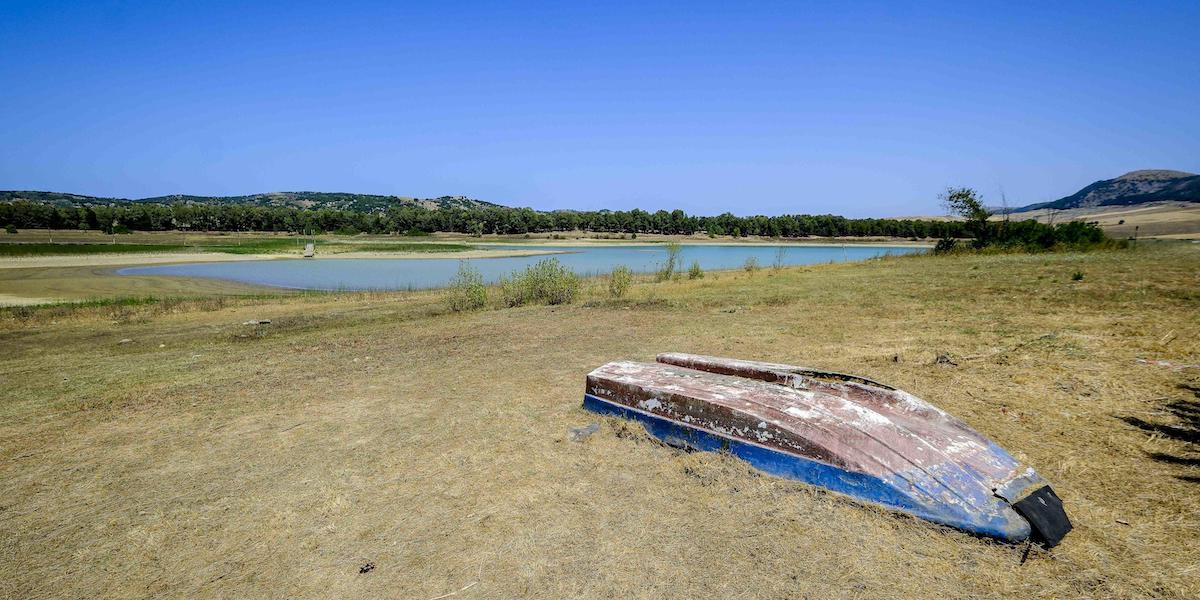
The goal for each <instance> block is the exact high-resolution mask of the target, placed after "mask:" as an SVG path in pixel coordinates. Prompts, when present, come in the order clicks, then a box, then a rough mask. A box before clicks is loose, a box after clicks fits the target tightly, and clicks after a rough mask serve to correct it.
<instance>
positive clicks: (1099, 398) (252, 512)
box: [0, 244, 1200, 599]
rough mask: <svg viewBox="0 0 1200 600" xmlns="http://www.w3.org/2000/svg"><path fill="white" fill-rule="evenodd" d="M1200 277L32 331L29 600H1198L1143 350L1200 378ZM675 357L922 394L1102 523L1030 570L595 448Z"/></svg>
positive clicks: (40, 319)
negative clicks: (632, 379) (635, 378)
mask: <svg viewBox="0 0 1200 600" xmlns="http://www.w3.org/2000/svg"><path fill="white" fill-rule="evenodd" d="M1076 271H1081V272H1083V273H1084V278H1083V279H1082V280H1081V281H1072V280H1071V275H1072V273H1074V272H1076ZM1198 278H1200V248H1197V247H1196V246H1194V245H1190V244H1174V245H1167V244H1162V245H1154V246H1151V247H1147V246H1143V247H1142V248H1139V249H1138V250H1137V251H1129V252H1113V253H1107V252H1105V253H1094V254H1087V255H1080V254H1057V255H1037V256H1028V255H1005V256H983V257H971V256H966V257H945V258H937V257H918V258H890V259H883V260H876V261H869V262H866V263H860V264H847V265H828V266H819V267H805V268H794V269H785V270H783V271H780V272H772V271H769V270H767V271H760V272H757V273H753V274H748V273H743V272H738V273H719V274H714V273H710V274H708V277H706V278H705V279H703V280H699V281H683V282H670V283H664V284H650V283H640V284H638V285H635V286H634V288H633V290H632V291H631V295H630V298H629V299H628V300H626V301H619V302H614V301H608V300H604V299H602V298H600V296H599V294H600V293H601V284H600V283H599V282H596V283H594V284H593V289H591V290H589V291H588V296H589V299H587V300H585V301H584V302H581V303H579V304H576V305H573V306H565V307H526V308H519V309H509V310H487V311H481V312H477V313H470V314H465V315H453V314H442V310H443V309H442V308H441V306H442V305H441V302H440V301H439V297H438V294H437V293H433V292H423V293H395V294H350V295H334V296H330V295H325V296H297V297H291V298H280V299H269V300H261V299H260V300H253V299H244V298H241V299H238V298H232V299H222V300H197V301H194V302H183V303H170V304H164V305H148V306H139V307H106V308H88V309H74V310H72V309H64V308H50V309H41V310H33V309H12V310H9V311H7V312H6V313H4V314H6V315H7V318H6V319H4V320H3V322H2V324H0V340H3V347H4V357H3V358H2V359H0V390H2V391H0V399H2V400H0V485H2V487H3V489H4V494H3V496H2V497H0V532H2V534H3V535H0V596H5V597H12V598H27V597H100V596H103V597H145V596H173V597H211V596H222V597H256V596H281V597H282V596H287V597H339V598H374V597H408V598H434V597H438V596H442V595H444V594H448V593H450V592H458V594H457V595H456V596H453V597H454V598H456V599H457V598H509V597H531V598H560V597H604V598H611V597H619V598H627V597H628V598H663V597H678V598H694V597H735V598H765V597H777V598H794V597H821V598H824V597H1004V598H1012V597H1018V596H1021V597H1034V596H1042V597H1077V596H1090V597H1106V598H1107V597H1179V598H1184V597H1196V596H1197V595H1200V487H1198V484H1197V483H1194V482H1190V481H1188V480H1186V479H1183V478H1182V477H1188V476H1195V475H1196V474H1197V473H1196V469H1195V467H1187V466H1185V465H1180V464H1174V463H1171V462H1166V461H1163V460H1155V459H1154V458H1153V457H1152V456H1151V454H1150V453H1161V454H1165V455H1170V456H1176V457H1189V456H1195V452H1196V449H1195V448H1194V447H1191V446H1188V444H1186V443H1185V442H1183V441H1180V440H1176V439H1171V438H1170V437H1169V436H1164V435H1156V436H1151V435H1148V434H1147V433H1146V432H1144V431H1142V430H1140V429H1138V428H1135V427H1132V426H1130V425H1129V424H1127V423H1126V422H1124V421H1122V420H1121V419H1120V418H1119V417H1121V416H1138V417H1140V418H1144V419H1146V420H1150V421H1155V422H1158V421H1162V422H1164V423H1169V422H1170V421H1169V419H1170V418H1171V417H1170V415H1168V414H1166V413H1164V412H1163V410H1162V406H1163V405H1164V404H1165V403H1167V402H1170V401H1173V400H1190V399H1192V392H1191V391H1189V390H1186V389H1184V388H1180V387H1179V386H1180V385H1192V386H1195V385H1196V384H1197V379H1200V371H1196V370H1189V369H1182V368H1181V369H1178V370H1176V369H1175V368H1173V367H1171V366H1159V365H1157V364H1142V363H1139V362H1138V359H1139V358H1142V359H1148V360H1165V361H1169V363H1170V365H1176V366H1178V365H1187V364H1197V363H1200V345H1198V343H1197V340H1198V339H1200V319H1198V318H1197V316H1198V308H1200V295H1198V292H1197V290H1198V289H1200V279H1198ZM261 318H269V319H272V323H271V324H270V325H266V326H251V325H243V324H242V323H243V322H244V321H247V320H249V319H261ZM121 340H130V341H128V342H124V343H121ZM666 350H677V351H686V352H698V353H707V354H717V355H726V356H738V357H745V358H757V359H768V360H773V361H780V362H791V363H799V364H806V365H812V366H818V367H824V368H828V369H832V370H837V371H847V372H853V373H860V374H863V375H867V376H870V377H872V378H876V379H879V380H882V381H885V382H889V383H892V384H895V385H898V386H900V387H902V388H904V389H907V390H909V391H911V392H913V393H916V394H917V395H919V396H921V397H923V398H925V399H927V400H929V401H931V402H933V403H935V404H937V405H939V406H941V407H943V408H945V409H947V410H949V411H951V412H952V413H954V414H956V415H958V416H959V417H962V418H963V419H964V420H965V421H967V422H968V423H970V424H972V425H973V426H974V427H976V428H977V429H979V430H980V431H981V432H983V433H984V434H985V435H988V436H990V437H991V438H993V439H995V440H996V441H997V442H998V443H1000V444H1001V445H1003V446H1005V447H1006V448H1008V449H1010V450H1011V451H1013V452H1014V453H1015V454H1016V455H1017V456H1018V457H1020V458H1022V459H1023V460H1026V461H1028V462H1029V463H1030V464H1031V465H1033V466H1035V467H1036V468H1037V469H1038V470H1039V471H1040V472H1041V473H1042V474H1043V475H1044V476H1046V477H1047V478H1048V479H1050V480H1051V481H1052V482H1053V483H1054V486H1055V489H1056V491H1057V492H1058V493H1059V495H1060V496H1061V497H1062V498H1063V500H1064V502H1065V503H1066V505H1067V508H1068V510H1069V512H1070V515H1071V517H1072V519H1073V520H1074V522H1075V525H1076V529H1075V531H1074V532H1072V533H1071V534H1070V535H1069V536H1068V538H1067V539H1066V540H1065V541H1064V543H1063V544H1062V545H1061V546H1060V547H1058V548H1056V549H1055V550H1054V551H1053V552H1051V553H1042V552H1037V551H1034V552H1033V554H1032V555H1031V556H1030V558H1029V560H1028V561H1027V562H1026V563H1025V564H1023V565H1022V564H1020V559H1021V551H1022V548H1021V547H1013V546H1007V545H1003V544H998V543H993V542H990V541H987V540H983V539H978V538H974V537H971V536H969V535H966V534H962V533H959V532H956V531H953V530H949V529H946V528H942V527H938V526H935V525H931V524H929V523H926V522H923V521H919V520H916V519H912V518H909V517H905V516H899V515H895V514H892V513H888V512H885V511H881V510H877V509H874V508H869V507H864V506H861V505H858V504H856V503H854V502H851V501H848V500H845V499H843V498H841V497H838V496H835V495H832V494H828V493H824V492H821V491H819V490H817V489H814V488H811V487H808V486H805V485H802V484H799V483H795V482H790V481H785V480H781V479H776V478H772V477H766V476H760V475H757V474H755V473H754V472H753V471H752V470H751V469H749V468H748V467H747V466H746V465H745V464H744V463H741V462H739V461H738V460H736V459H733V458H730V457H727V456H721V455H716V454H707V453H699V454H684V453H681V452H678V451H676V450H673V449H670V448H667V447H664V446H662V445H659V444H657V443H654V442H653V441H652V440H651V439H649V438H647V437H646V436H645V434H644V432H642V431H640V430H639V428H638V427H635V426H632V425H631V424H629V423H626V422H623V421H619V420H615V419H603V420H600V421H601V422H602V423H603V427H602V428H601V430H600V431H599V432H598V433H597V434H595V435H594V436H592V437H591V438H590V439H589V440H587V441H586V442H584V443H573V442H569V441H567V440H566V434H567V431H568V430H569V429H570V428H571V427H575V426H579V425H583V424H586V423H589V422H594V421H597V420H598V419H597V417H596V416H594V415H592V414H590V413H587V412H585V411H583V410H582V409H581V408H580V407H579V405H580V400H581V396H582V389H583V383H584V379H583V377H584V374H585V373H586V372H587V371H588V370H590V369H592V368H593V367H595V366H597V365H599V364H602V363H604V362H607V361H609V360H613V359H620V358H626V359H640V360H651V359H652V357H653V355H654V354H655V353H656V352H659V351H666ZM939 353H948V354H949V355H951V356H952V357H953V358H954V362H956V363H957V366H948V365H938V364H934V358H935V356H936V355H937V354H939ZM368 563H370V564H373V565H374V569H373V570H370V571H369V572H366V573H360V572H359V571H360V568H361V567H363V566H364V565H366V564H368ZM464 588H465V589H464ZM460 590H461V591H460Z"/></svg>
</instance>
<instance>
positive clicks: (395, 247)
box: [339, 242, 474, 252]
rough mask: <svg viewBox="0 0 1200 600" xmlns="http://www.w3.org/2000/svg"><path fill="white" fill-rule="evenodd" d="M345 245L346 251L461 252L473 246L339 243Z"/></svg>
mask: <svg viewBox="0 0 1200 600" xmlns="http://www.w3.org/2000/svg"><path fill="white" fill-rule="evenodd" d="M339 245H344V246H347V248H346V249H345V251H346V252H463V251H465V250H471V249H473V248H474V246H471V245H469V244H422V243H409V242H395V243H392V242H389V243H383V244H339Z"/></svg>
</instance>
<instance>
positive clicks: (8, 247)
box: [0, 243, 188, 257]
mask: <svg viewBox="0 0 1200 600" xmlns="http://www.w3.org/2000/svg"><path fill="white" fill-rule="evenodd" d="M187 249H188V247H187V246H182V245H178V244H49V243H45V244H20V243H16V244H12V243H4V244H0V257H4V256H53V255H63V254H68V255H75V254H126V253H131V252H177V251H180V250H187Z"/></svg>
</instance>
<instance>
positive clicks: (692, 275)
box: [688, 260, 704, 279]
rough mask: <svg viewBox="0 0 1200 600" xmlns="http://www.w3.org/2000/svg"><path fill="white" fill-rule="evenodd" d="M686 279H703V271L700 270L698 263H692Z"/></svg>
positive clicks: (696, 261) (694, 261)
mask: <svg viewBox="0 0 1200 600" xmlns="http://www.w3.org/2000/svg"><path fill="white" fill-rule="evenodd" d="M688 279H704V270H703V269H701V268H700V261H698V260H693V261H692V266H691V268H689V269H688Z"/></svg>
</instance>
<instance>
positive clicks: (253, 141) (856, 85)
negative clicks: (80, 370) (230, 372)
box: [0, 0, 1200, 216]
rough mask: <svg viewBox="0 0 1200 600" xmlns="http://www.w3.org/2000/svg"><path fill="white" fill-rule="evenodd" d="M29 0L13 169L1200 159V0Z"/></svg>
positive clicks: (0, 120)
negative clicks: (589, 0) (859, 0)
mask: <svg viewBox="0 0 1200 600" xmlns="http://www.w3.org/2000/svg"><path fill="white" fill-rule="evenodd" d="M739 4H740V3H733V2H715V3H711V4H710V3H706V2H698V1H692V2H679V3H672V4H658V3H653V2H629V3H621V2H606V3H598V4H594V5H592V4H587V5H585V4H583V3H572V2H555V3H546V4H534V3H521V2H496V3H473V2H464V3H457V2H412V3H404V2H345V1H343V2H329V3H307V2H299V1H293V2H280V3H268V2H246V3H242V2H230V3H224V2H165V1H163V2H105V1H100V0H89V1H86V2H49V1H40V2H12V1H9V0H0V32H2V34H0V189H37V190H54V191H70V192H77V193H85V194H95V195H111V196H124V197H143V196H151V195H162V194H170V193H192V194H213V195H217V194H222V195H224V194H245V193H254V192H265V191H280V190H318V191H348V192H363V193H381V194H397V195H416V196H421V197H431V196H439V195H467V196H471V197H476V198H481V199H486V200H491V201H495V202H500V203H504V204H510V205H518V206H532V207H534V208H539V209H549V208H579V209H598V208H605V207H609V208H632V207H641V208H646V209H651V210H654V209H658V208H667V209H672V208H683V209H685V210H687V211H689V212H692V213H697V214H716V213H720V212H724V211H726V210H729V211H732V212H734V213H737V214H754V213H764V214H777V213H784V212H787V213H800V212H804V213H825V212H832V213H837V214H845V215H849V216H888V215H911V214H929V213H934V212H938V210H939V209H938V206H937V202H936V200H935V196H936V194H937V192H938V191H939V190H940V189H941V188H943V187H945V186H946V185H950V184H954V185H970V186H973V187H976V188H978V189H979V190H981V191H982V192H983V193H984V195H985V198H986V199H987V200H988V201H989V202H990V203H998V201H999V194H1000V190H1001V189H1003V190H1004V192H1006V193H1007V196H1008V198H1009V202H1010V203H1011V204H1024V203H1029V202H1037V201H1044V200H1049V199H1054V198H1057V197H1060V196H1063V195H1066V194H1069V193H1072V192H1074V191H1075V190H1077V189H1078V188H1080V187H1082V186H1083V185H1086V184H1088V183H1090V182H1092V181H1094V180H1096V179H1103V178H1109V177H1114V176H1117V175H1119V174H1121V173H1123V172H1125V171H1129V170H1133V169H1142V168H1170V169H1181V170H1188V171H1193V172H1197V171H1200V2H1197V1H1196V0H1189V1H1186V2H1128V3H1111V4H1110V3H1106V2H1081V3H1070V2H1063V3H1058V2H1034V3H1028V4H1024V3H1017V2H1002V3H1001V2H997V3H990V4H991V5H990V6H986V7H981V6H969V5H973V4H976V3H971V2H948V3H944V4H935V3H932V2H929V3H916V4H911V5H908V4H904V3H898V2H883V3H865V4H858V5H850V4H844V3H841V2H830V3H802V2H779V3H773V2H754V3H747V5H745V6H741V5H739Z"/></svg>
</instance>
